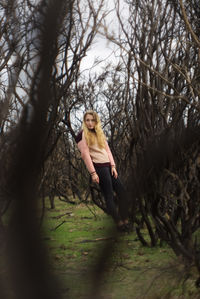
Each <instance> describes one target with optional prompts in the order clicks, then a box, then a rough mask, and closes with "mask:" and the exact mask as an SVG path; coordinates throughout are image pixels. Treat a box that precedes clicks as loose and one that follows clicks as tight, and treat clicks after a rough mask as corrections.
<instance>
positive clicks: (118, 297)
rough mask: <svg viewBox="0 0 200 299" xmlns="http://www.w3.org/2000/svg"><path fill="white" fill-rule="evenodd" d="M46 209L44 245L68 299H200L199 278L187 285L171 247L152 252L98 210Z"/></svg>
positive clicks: (64, 205) (60, 205)
mask: <svg viewBox="0 0 200 299" xmlns="http://www.w3.org/2000/svg"><path fill="white" fill-rule="evenodd" d="M46 205H47V207H46V212H45V222H44V223H45V225H44V227H43V228H44V230H43V233H44V240H45V242H46V244H47V245H48V246H47V247H48V252H49V257H50V263H51V267H52V269H53V271H54V273H55V274H56V276H57V277H58V278H59V280H60V282H61V286H62V293H63V299H65V298H70V299H75V298H76V299H79V298H80V299H83V298H84V299H93V298H95V299H100V298H101V299H129V298H131V299H132V298H133V299H135V298H139V299H141V298H145V299H146V298H148V299H151V298H152V299H156V298H166V299H168V298H186V299H187V298H200V297H198V294H197V291H196V289H195V283H194V282H195V277H193V274H194V273H193V272H191V273H190V274H189V277H187V280H186V282H185V283H184V284H183V279H184V278H185V272H184V268H183V266H182V263H181V262H180V261H178V259H177V257H175V255H174V253H173V252H172V250H171V249H170V248H169V247H168V246H167V245H163V246H162V247H160V246H156V247H153V248H150V247H149V248H147V247H143V246H142V244H141V243H140V241H139V240H138V238H137V235H136V232H134V231H133V232H131V233H120V234H117V233H116V230H115V228H113V223H112V221H111V219H110V217H108V216H107V215H105V214H104V213H103V212H102V211H101V210H100V209H99V208H98V207H96V206H94V205H89V206H86V205H84V204H78V205H70V204H67V203H65V202H62V201H60V200H56V202H55V205H56V208H55V209H53V210H51V209H50V207H49V204H48V201H47V203H46ZM143 234H144V236H145V238H146V239H148V234H147V230H146V229H145V228H144V230H143ZM105 257H110V258H109V259H105ZM102 267H104V268H103V269H104V271H103V272H102V273H103V274H101V269H102Z"/></svg>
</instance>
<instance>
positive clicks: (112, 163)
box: [105, 141, 115, 166]
mask: <svg viewBox="0 0 200 299" xmlns="http://www.w3.org/2000/svg"><path fill="white" fill-rule="evenodd" d="M105 149H106V151H107V153H108V158H109V161H110V164H111V165H114V166H115V161H114V158H113V155H112V153H111V150H110V147H109V145H108V142H107V141H105Z"/></svg>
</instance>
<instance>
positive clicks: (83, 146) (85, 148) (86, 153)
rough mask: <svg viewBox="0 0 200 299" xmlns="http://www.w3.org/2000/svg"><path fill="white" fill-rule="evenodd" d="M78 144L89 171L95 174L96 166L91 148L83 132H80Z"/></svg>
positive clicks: (77, 139)
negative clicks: (91, 154)
mask: <svg viewBox="0 0 200 299" xmlns="http://www.w3.org/2000/svg"><path fill="white" fill-rule="evenodd" d="M76 142H77V146H78V149H79V151H80V152H81V158H82V159H83V161H84V163H85V165H86V167H87V169H88V171H89V172H90V173H92V172H94V171H95V168H94V164H93V162H92V159H91V157H90V152H89V148H88V145H87V142H86V140H85V136H84V133H83V131H82V132H80V133H79V135H78V136H77V138H76Z"/></svg>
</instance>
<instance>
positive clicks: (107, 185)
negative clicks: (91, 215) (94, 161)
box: [96, 167, 120, 223]
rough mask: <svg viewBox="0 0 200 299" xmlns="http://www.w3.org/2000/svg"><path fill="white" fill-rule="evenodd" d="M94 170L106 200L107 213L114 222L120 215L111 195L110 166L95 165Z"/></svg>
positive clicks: (118, 219)
mask: <svg viewBox="0 0 200 299" xmlns="http://www.w3.org/2000/svg"><path fill="white" fill-rule="evenodd" d="M96 172H97V174H98V176H99V186H100V188H101V191H102V193H103V195H104V198H105V201H106V207H107V210H108V213H109V214H110V215H111V216H112V217H113V219H114V220H115V222H116V223H119V222H120V217H119V215H118V212H117V208H116V205H115V202H114V197H113V183H112V176H111V172H110V167H96Z"/></svg>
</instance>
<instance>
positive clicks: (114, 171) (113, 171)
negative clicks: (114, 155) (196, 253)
mask: <svg viewBox="0 0 200 299" xmlns="http://www.w3.org/2000/svg"><path fill="white" fill-rule="evenodd" d="M111 174H112V175H113V176H114V178H115V179H117V177H118V173H117V170H116V168H115V166H111Z"/></svg>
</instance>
